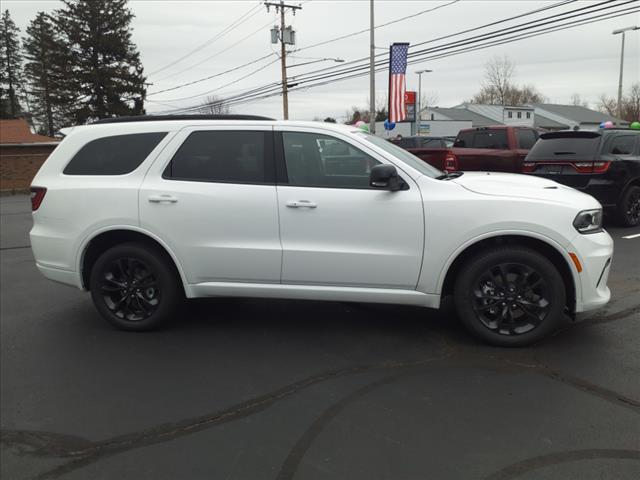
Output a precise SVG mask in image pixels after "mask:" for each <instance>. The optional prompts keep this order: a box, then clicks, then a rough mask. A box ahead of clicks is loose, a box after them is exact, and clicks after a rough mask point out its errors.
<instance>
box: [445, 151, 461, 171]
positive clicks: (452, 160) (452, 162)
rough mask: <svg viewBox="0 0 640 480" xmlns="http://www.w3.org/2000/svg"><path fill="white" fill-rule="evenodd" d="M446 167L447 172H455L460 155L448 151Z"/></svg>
mask: <svg viewBox="0 0 640 480" xmlns="http://www.w3.org/2000/svg"><path fill="white" fill-rule="evenodd" d="M444 169H445V170H446V171H447V172H455V171H457V170H458V157H456V156H455V155H454V153H453V152H450V151H447V155H446V156H445V157H444Z"/></svg>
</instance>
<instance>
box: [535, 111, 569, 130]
mask: <svg viewBox="0 0 640 480" xmlns="http://www.w3.org/2000/svg"><path fill="white" fill-rule="evenodd" d="M533 126H534V127H535V128H545V129H547V130H559V129H560V130H568V129H569V128H570V127H569V125H567V124H564V123H560V122H556V121H555V120H551V119H550V118H547V117H545V116H544V115H540V114H539V113H536V114H535V115H534V117H533Z"/></svg>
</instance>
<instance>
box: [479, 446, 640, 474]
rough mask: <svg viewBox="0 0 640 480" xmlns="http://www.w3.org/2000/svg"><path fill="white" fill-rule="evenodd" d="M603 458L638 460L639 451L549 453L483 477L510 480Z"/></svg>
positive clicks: (594, 450)
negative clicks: (535, 472)
mask: <svg viewBox="0 0 640 480" xmlns="http://www.w3.org/2000/svg"><path fill="white" fill-rule="evenodd" d="M603 458H609V459H617V460H640V451H639V450H622V449H617V450H616V449H595V448H594V449H587V450H568V451H565V452H557V453H550V454H548V455H540V456H538V457H532V458H527V459H526V460H522V461H520V462H517V463H513V464H511V465H509V466H507V467H504V468H502V469H500V470H498V471H497V472H495V473H492V474H491V475H489V476H487V477H485V480H512V479H514V478H518V477H520V476H522V475H524V474H525V473H529V472H530V471H532V470H536V469H538V468H543V467H548V466H552V465H559V464H562V463H567V462H576V461H579V460H597V459H603Z"/></svg>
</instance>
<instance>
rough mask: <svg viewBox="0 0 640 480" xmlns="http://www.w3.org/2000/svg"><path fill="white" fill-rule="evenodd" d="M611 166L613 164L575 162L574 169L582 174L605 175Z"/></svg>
mask: <svg viewBox="0 0 640 480" xmlns="http://www.w3.org/2000/svg"><path fill="white" fill-rule="evenodd" d="M610 165H611V162H573V167H574V168H575V169H576V170H577V171H578V172H580V173H604V172H606V171H607V170H609V166H610Z"/></svg>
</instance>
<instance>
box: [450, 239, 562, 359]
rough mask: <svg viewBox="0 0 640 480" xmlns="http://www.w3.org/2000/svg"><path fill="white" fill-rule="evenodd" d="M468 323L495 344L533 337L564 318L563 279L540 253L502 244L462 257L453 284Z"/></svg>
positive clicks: (520, 342) (511, 343)
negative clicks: (501, 245)
mask: <svg viewBox="0 0 640 480" xmlns="http://www.w3.org/2000/svg"><path fill="white" fill-rule="evenodd" d="M454 301H455V305H456V310H457V312H458V316H459V317H460V319H461V320H462V323H464V324H465V326H466V327H467V329H468V330H469V331H470V332H471V333H473V334H474V335H476V336H478V337H480V338H482V339H483V340H485V341H486V342H488V343H491V344H493V345H498V346H513V347H515V346H524V345H529V344H531V343H534V342H536V341H538V340H540V339H542V338H543V337H545V336H546V335H548V334H549V333H551V332H552V331H553V330H555V329H556V328H557V327H558V326H559V325H560V323H561V322H562V321H563V319H564V310H565V307H566V292H565V284H564V281H563V279H562V276H561V274H560V272H559V271H558V269H557V267H556V266H555V265H554V264H553V263H552V262H551V260H549V259H548V258H547V257H546V256H545V255H544V254H542V253H540V252H538V251H536V250H532V249H530V248H527V247H524V246H516V245H513V246H512V245H504V246H503V247H501V248H493V249H489V250H484V251H481V252H479V253H477V254H475V255H474V256H472V257H470V258H467V259H465V261H464V265H463V267H462V268H461V270H460V271H459V273H458V275H457V278H456V282H455V286H454Z"/></svg>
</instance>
